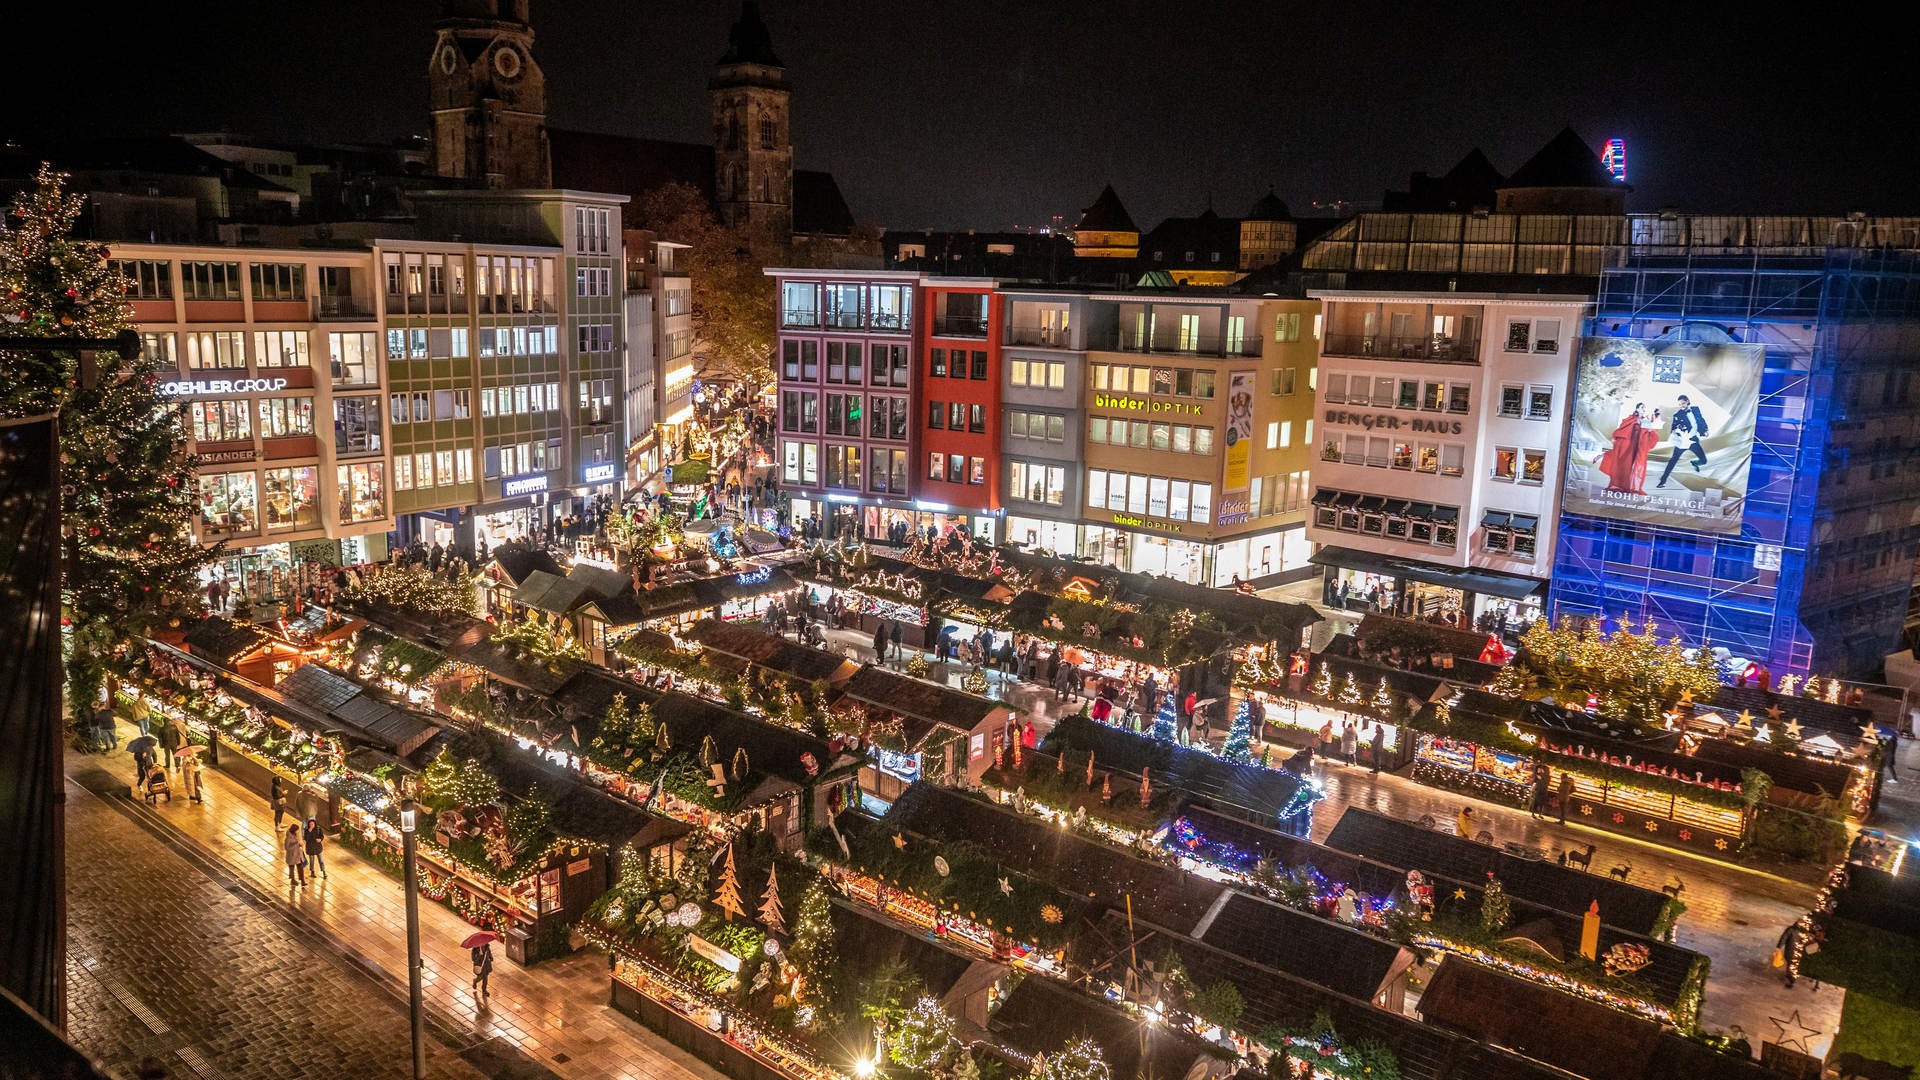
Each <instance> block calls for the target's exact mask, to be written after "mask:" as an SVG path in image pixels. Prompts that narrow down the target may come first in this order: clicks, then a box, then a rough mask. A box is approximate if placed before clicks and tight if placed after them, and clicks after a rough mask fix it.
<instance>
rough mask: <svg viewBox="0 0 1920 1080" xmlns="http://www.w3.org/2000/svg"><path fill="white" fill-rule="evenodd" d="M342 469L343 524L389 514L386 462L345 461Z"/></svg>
mask: <svg viewBox="0 0 1920 1080" xmlns="http://www.w3.org/2000/svg"><path fill="white" fill-rule="evenodd" d="M338 469H339V476H338V477H337V482H338V490H339V493H340V508H339V510H340V513H339V522H340V524H342V525H352V524H354V523H356V522H361V521H374V520H378V519H379V518H382V517H385V516H386V511H387V493H386V486H387V483H386V475H387V474H386V465H385V463H383V462H378V461H370V462H365V463H362V464H358V465H341V466H339V467H338Z"/></svg>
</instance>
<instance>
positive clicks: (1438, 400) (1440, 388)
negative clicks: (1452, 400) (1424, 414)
mask: <svg viewBox="0 0 1920 1080" xmlns="http://www.w3.org/2000/svg"><path fill="white" fill-rule="evenodd" d="M1446 403H1447V384H1446V383H1438V382H1430V383H1427V384H1425V386H1424V388H1423V393H1422V394H1421V396H1420V407H1421V408H1422V409H1425V410H1426V411H1428V412H1439V411H1440V410H1441V409H1442V408H1444V407H1445V406H1446Z"/></svg>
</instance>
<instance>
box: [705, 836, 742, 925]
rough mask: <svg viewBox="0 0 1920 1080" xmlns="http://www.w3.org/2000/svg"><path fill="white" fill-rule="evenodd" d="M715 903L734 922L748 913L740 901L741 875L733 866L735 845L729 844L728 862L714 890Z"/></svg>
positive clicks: (723, 867) (721, 870) (722, 869)
mask: <svg viewBox="0 0 1920 1080" xmlns="http://www.w3.org/2000/svg"><path fill="white" fill-rule="evenodd" d="M713 904H714V906H715V907H717V908H719V909H720V910H721V911H722V912H724V913H725V914H726V916H727V921H728V922H732V921H733V920H735V919H737V918H739V917H740V916H742V915H744V914H746V912H747V909H746V907H745V906H744V905H742V904H741V903H740V876H739V874H738V873H737V872H736V871H735V869H734V866H733V845H732V844H731V843H729V844H728V845H727V856H726V863H725V864H724V865H722V866H721V868H720V884H719V885H718V886H717V887H716V888H715V889H714V891H713Z"/></svg>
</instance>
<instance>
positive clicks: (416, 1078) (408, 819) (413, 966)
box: [400, 799, 427, 1080]
mask: <svg viewBox="0 0 1920 1080" xmlns="http://www.w3.org/2000/svg"><path fill="white" fill-rule="evenodd" d="M414 820H415V812H414V808H413V800H412V799H403V800H401V802H400V851H401V859H400V862H401V867H400V871H401V873H402V874H403V875H404V876H405V878H406V888H407V1012H408V1014H409V1019H410V1020H411V1021H412V1027H413V1080H422V1078H423V1077H425V1076H426V1075H427V1044H426V1042H425V1040H424V1038H423V1037H422V1036H423V1035H424V1028H425V1026H426V1015H425V1012H424V1010H422V1008H421V1004H420V878H419V870H418V869H417V868H416V864H415V862H414V858H415V847H414Z"/></svg>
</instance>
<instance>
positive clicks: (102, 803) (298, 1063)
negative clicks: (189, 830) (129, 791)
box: [67, 764, 485, 1080]
mask: <svg viewBox="0 0 1920 1080" xmlns="http://www.w3.org/2000/svg"><path fill="white" fill-rule="evenodd" d="M74 772H75V774H76V776H77V777H78V778H79V779H81V780H83V781H87V782H88V785H89V786H94V787H100V786H106V785H113V784H121V781H120V780H119V779H118V778H116V777H109V776H106V775H105V774H104V773H102V772H100V771H99V770H98V769H97V768H91V767H89V766H88V765H87V764H82V765H81V767H80V768H78V769H75V770H74ZM101 780H104V781H105V782H106V784H105V785H102V784H99V783H97V781H101ZM121 790H122V791H124V790H125V787H124V785H122V786H121ZM115 797H116V796H112V795H104V796H103V795H101V794H96V793H95V792H94V791H92V790H89V789H88V786H82V784H80V783H75V782H73V780H72V779H70V780H69V782H68V784H67V855H68V858H67V864H68V865H67V881H68V964H67V971H68V979H69V994H70V1005H69V1010H68V1012H69V1016H70V1022H69V1027H68V1034H69V1036H70V1037H71V1038H72V1039H73V1041H74V1043H75V1044H76V1045H78V1046H79V1047H80V1048H81V1049H82V1050H84V1051H86V1052H87V1053H88V1054H90V1055H93V1056H94V1058H95V1059H96V1060H98V1061H100V1062H101V1063H102V1064H103V1065H104V1066H106V1067H107V1068H108V1069H109V1070H111V1071H113V1072H115V1073H117V1074H120V1075H131V1074H132V1072H133V1068H134V1066H135V1065H136V1064H137V1063H138V1062H139V1061H140V1060H141V1059H142V1058H146V1057H152V1058H154V1059H156V1060H157V1061H159V1062H160V1063H161V1064H162V1065H164V1066H165V1067H166V1068H167V1069H169V1070H170V1072H171V1074H172V1075H173V1076H176V1077H183V1078H191V1077H196V1076H197V1077H201V1078H204V1080H217V1078H221V1077H231V1078H246V1077H289V1076H322V1075H329V1074H332V1075H352V1076H354V1077H356V1078H366V1080H374V1078H384V1077H395V1078H399V1077H406V1076H408V1075H410V1072H411V1069H410V1062H409V1058H408V1024H407V1013H406V1009H405V1007H404V1005H403V1004H401V1003H400V1002H398V1001H396V1000H395V998H394V997H393V995H392V994H391V993H390V992H388V991H386V990H385V989H384V988H382V987H380V986H379V985H377V984H376V983H375V982H374V981H373V980H372V979H370V978H368V977H367V976H366V975H365V974H363V973H361V972H359V971H357V970H355V969H354V968H352V967H351V966H350V965H349V964H348V963H347V962H345V961H344V960H343V959H341V958H340V957H339V956H337V955H336V954H333V953H332V951H331V950H329V949H326V948H325V947H324V945H323V944H321V943H316V942H314V941H311V940H309V939H308V938H307V936H306V935H303V934H301V933H299V932H298V931H297V930H296V929H295V928H294V927H293V926H291V925H290V924H289V923H288V922H287V921H286V920H285V919H284V918H283V917H281V916H279V915H278V914H276V913H275V912H273V911H272V910H271V909H270V908H269V907H268V906H267V905H266V904H265V903H264V902H263V901H262V900H261V899H260V898H258V897H256V896H254V895H253V894H252V893H251V892H250V891H249V890H248V889H246V888H245V887H244V886H240V885H237V884H235V885H229V884H226V883H223V882H221V881H220V880H218V879H217V878H216V877H214V876H210V875H209V874H208V873H207V871H206V870H205V869H204V868H203V867H201V866H198V865H196V864H195V863H194V861H193V860H191V859H190V858H189V857H188V856H186V855H183V854H182V853H180V852H178V851H176V850H175V849H174V848H173V847H171V846H170V845H168V844H167V843H166V842H165V841H164V840H163V839H161V838H160V837H158V836H156V835H155V834H154V833H152V832H151V831H149V830H148V829H147V828H145V827H143V826H142V825H141V823H140V822H139V821H138V820H137V819H136V818H135V817H132V816H130V815H129V814H128V813H127V812H125V811H124V810H122V809H117V808H115V807H114V806H112V805H111V800H112V799H113V798H115ZM316 945H320V947H316ZM428 1070H429V1074H430V1075H432V1076H435V1077H446V1078H448V1080H467V1078H477V1077H480V1076H483V1075H485V1074H483V1073H481V1072H480V1071H479V1070H477V1069H475V1068H474V1067H473V1066H471V1065H469V1064H468V1063H467V1062H465V1061H462V1060H461V1059H460V1058H459V1057H458V1056H457V1055H456V1054H455V1053H454V1052H453V1051H452V1050H451V1049H450V1048H448V1047H446V1046H444V1045H441V1044H440V1043H438V1042H437V1041H435V1042H432V1043H430V1045H429V1046H428Z"/></svg>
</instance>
